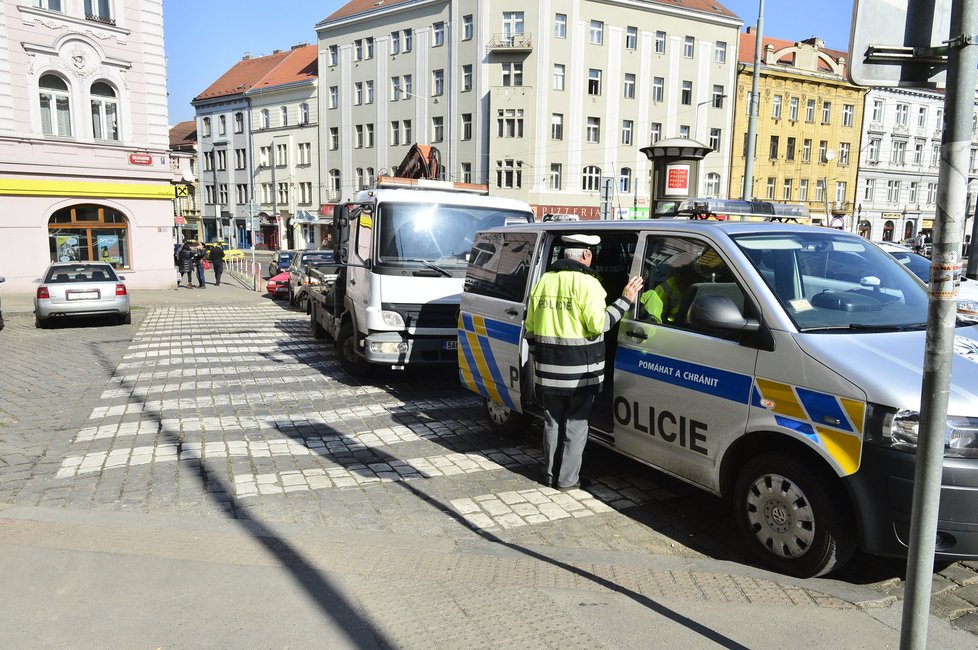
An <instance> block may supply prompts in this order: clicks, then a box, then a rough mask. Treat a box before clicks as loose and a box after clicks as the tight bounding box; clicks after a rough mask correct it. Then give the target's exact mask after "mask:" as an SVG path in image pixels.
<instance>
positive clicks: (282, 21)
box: [163, 0, 852, 125]
mask: <svg viewBox="0 0 978 650" xmlns="http://www.w3.org/2000/svg"><path fill="white" fill-rule="evenodd" d="M718 2H719V3H720V4H722V5H723V6H725V7H726V8H727V9H729V10H730V11H732V12H733V13H734V14H736V15H738V16H740V18H741V19H742V20H743V21H744V24H745V25H754V24H755V23H756V22H757V10H758V7H759V4H760V3H759V0H718ZM344 4H345V0H273V1H272V2H269V0H205V1H203V2H201V0H163V19H164V39H165V45H166V55H167V68H168V69H167V74H168V84H167V85H168V90H169V95H170V98H169V103H170V107H169V108H170V124H171V125H173V124H176V123H177V122H181V121H184V120H191V119H193V117H194V109H193V107H192V106H191V105H190V101H191V100H192V99H193V98H194V97H196V96H197V95H198V94H200V93H201V92H202V91H203V90H204V89H206V88H207V87H208V86H209V85H211V84H212V83H213V82H214V81H216V80H217V79H218V78H219V77H220V76H221V75H222V74H224V73H225V72H227V70H228V69H230V68H231V66H233V65H234V64H235V63H236V62H237V61H240V60H241V57H242V56H243V55H244V54H245V53H250V54H251V55H252V56H262V55H265V54H271V53H272V52H273V51H274V50H284V49H288V48H290V47H292V46H293V45H296V44H298V43H309V44H312V43H315V42H316V23H318V22H319V21H321V20H323V19H324V18H326V17H327V16H329V15H330V14H332V13H333V12H334V11H336V10H337V9H339V8H340V7H341V6H343V5H344ZM554 4H556V3H554ZM851 17H852V0H819V1H818V2H802V1H799V0H767V1H766V2H765V3H764V35H765V36H771V37H775V38H782V39H785V40H789V41H800V40H803V39H806V38H810V37H811V36H818V37H819V38H821V39H822V40H823V41H825V46H826V47H829V48H831V49H836V50H847V49H848V48H849V24H850V21H851Z"/></svg>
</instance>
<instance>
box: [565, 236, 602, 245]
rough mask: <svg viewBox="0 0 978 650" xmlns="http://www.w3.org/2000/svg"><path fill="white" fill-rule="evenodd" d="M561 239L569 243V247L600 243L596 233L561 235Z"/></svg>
mask: <svg viewBox="0 0 978 650" xmlns="http://www.w3.org/2000/svg"><path fill="white" fill-rule="evenodd" d="M560 239H561V241H563V242H564V243H565V244H570V247H571V248H585V247H587V246H597V245H598V244H600V243H601V238H600V237H598V236H597V235H582V234H580V233H578V234H576V235H561V237H560Z"/></svg>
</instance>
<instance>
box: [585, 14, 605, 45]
mask: <svg viewBox="0 0 978 650" xmlns="http://www.w3.org/2000/svg"><path fill="white" fill-rule="evenodd" d="M588 40H589V41H590V42H591V43H592V44H593V45H601V44H603V43H604V23H603V22H601V21H600V20H592V21H591V27H590V29H589V30H588Z"/></svg>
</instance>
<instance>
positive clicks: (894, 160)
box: [856, 88, 978, 241]
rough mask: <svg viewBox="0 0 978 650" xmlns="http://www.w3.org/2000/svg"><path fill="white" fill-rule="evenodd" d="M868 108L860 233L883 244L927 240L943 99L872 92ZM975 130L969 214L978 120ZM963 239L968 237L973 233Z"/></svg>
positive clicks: (912, 92)
mask: <svg viewBox="0 0 978 650" xmlns="http://www.w3.org/2000/svg"><path fill="white" fill-rule="evenodd" d="M865 102H866V105H865V109H864V110H865V119H864V120H863V129H862V148H861V149H860V152H859V176H858V180H857V187H858V190H857V195H856V214H857V215H858V219H859V232H860V234H862V235H863V236H864V237H868V238H870V239H875V240H885V241H903V240H907V239H911V238H913V237H915V236H916V235H917V233H918V232H920V231H923V232H924V234H925V235H928V236H929V234H930V231H931V230H932V228H933V226H934V218H935V216H936V214H937V183H938V174H939V171H940V163H941V137H942V133H943V130H944V93H942V92H938V91H931V90H924V89H904V88H873V89H871V90H870V91H869V93H867V95H866V100H865ZM976 109H978V105H976ZM976 114H978V113H976ZM972 124H973V127H972V136H971V138H972V140H971V158H970V165H969V170H970V182H969V187H968V199H969V204H968V205H969V208H970V209H969V212H971V213H973V212H974V209H975V195H976V192H978V182H976V174H978V169H976V165H978V159H976V151H978V131H976V129H975V127H974V125H975V124H978V120H972ZM971 216H972V215H970V214H969V215H968V217H969V218H970V217H971ZM965 233H966V234H967V235H969V236H970V234H971V231H970V228H969V229H966V231H965Z"/></svg>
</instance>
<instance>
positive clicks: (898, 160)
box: [890, 140, 907, 165]
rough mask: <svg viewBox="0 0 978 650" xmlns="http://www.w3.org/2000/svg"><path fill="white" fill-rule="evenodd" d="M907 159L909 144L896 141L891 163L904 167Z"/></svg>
mask: <svg viewBox="0 0 978 650" xmlns="http://www.w3.org/2000/svg"><path fill="white" fill-rule="evenodd" d="M906 159H907V143H906V142H904V141H903V140H895V141H894V142H893V152H892V155H891V156H890V162H891V163H893V164H894V165H902V164H904V163H905V162H906Z"/></svg>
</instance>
